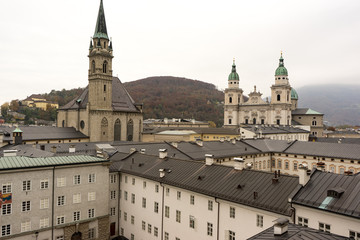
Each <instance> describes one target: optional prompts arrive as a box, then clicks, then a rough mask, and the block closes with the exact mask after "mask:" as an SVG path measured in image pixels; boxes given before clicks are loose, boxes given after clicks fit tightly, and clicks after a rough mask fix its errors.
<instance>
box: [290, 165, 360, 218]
mask: <svg viewBox="0 0 360 240" xmlns="http://www.w3.org/2000/svg"><path fill="white" fill-rule="evenodd" d="M335 188H337V189H342V190H344V192H343V193H342V195H341V196H340V197H339V198H336V197H335V198H333V200H332V201H330V202H329V203H328V204H327V205H326V206H325V207H324V206H322V208H320V206H321V205H322V203H323V202H324V200H325V198H327V196H328V195H327V192H328V190H330V189H335ZM359 192H360V174H359V173H358V174H355V175H350V176H348V175H343V174H335V173H328V172H321V171H318V170H316V171H314V172H313V174H312V175H311V178H310V180H309V182H308V183H307V184H306V185H305V186H304V187H303V188H302V189H301V190H300V191H299V192H298V193H297V194H296V195H295V196H294V197H293V199H292V202H293V203H295V204H299V205H304V206H307V207H311V208H315V209H318V210H321V211H328V212H333V213H337V214H342V215H346V216H350V217H355V218H357V219H360V195H359Z"/></svg>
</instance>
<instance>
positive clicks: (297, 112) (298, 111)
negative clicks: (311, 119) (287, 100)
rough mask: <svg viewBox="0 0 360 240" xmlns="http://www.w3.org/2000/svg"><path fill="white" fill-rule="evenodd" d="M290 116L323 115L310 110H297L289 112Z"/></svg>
mask: <svg viewBox="0 0 360 240" xmlns="http://www.w3.org/2000/svg"><path fill="white" fill-rule="evenodd" d="M291 115H324V114H323V113H319V112H316V111H314V110H312V109H311V108H297V109H295V110H293V111H291Z"/></svg>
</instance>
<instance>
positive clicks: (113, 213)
mask: <svg viewBox="0 0 360 240" xmlns="http://www.w3.org/2000/svg"><path fill="white" fill-rule="evenodd" d="M115 214H116V208H115V207H112V208H110V216H115Z"/></svg>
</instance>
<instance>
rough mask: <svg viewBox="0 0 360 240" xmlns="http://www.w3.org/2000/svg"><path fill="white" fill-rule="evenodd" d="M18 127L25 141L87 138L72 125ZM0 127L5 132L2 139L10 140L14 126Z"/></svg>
mask: <svg viewBox="0 0 360 240" xmlns="http://www.w3.org/2000/svg"><path fill="white" fill-rule="evenodd" d="M19 128H20V129H21V131H23V134H22V139H23V140H25V141H30V140H52V139H78V138H88V136H86V135H84V134H83V133H81V132H79V131H76V129H75V128H73V127H65V128H59V127H50V126H19ZM0 129H1V130H2V131H3V132H4V133H5V134H4V141H5V142H12V140H13V136H12V132H13V131H14V130H15V129H16V127H8V126H0Z"/></svg>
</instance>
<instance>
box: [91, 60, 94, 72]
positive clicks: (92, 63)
mask: <svg viewBox="0 0 360 240" xmlns="http://www.w3.org/2000/svg"><path fill="white" fill-rule="evenodd" d="M91 72H92V73H95V61H94V60H93V61H92V62H91Z"/></svg>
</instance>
